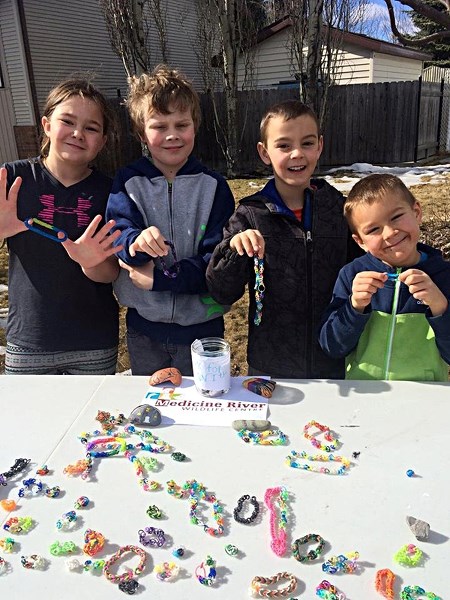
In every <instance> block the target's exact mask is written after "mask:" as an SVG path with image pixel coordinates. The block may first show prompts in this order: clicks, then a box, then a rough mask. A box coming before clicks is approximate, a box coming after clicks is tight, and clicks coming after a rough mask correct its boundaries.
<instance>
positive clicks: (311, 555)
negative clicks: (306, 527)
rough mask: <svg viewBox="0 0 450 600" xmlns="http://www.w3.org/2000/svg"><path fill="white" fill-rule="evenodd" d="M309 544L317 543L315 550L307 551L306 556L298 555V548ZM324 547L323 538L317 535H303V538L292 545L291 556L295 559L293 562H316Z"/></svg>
mask: <svg viewBox="0 0 450 600" xmlns="http://www.w3.org/2000/svg"><path fill="white" fill-rule="evenodd" d="M309 542H317V548H315V549H314V550H309V551H308V552H307V553H306V554H300V552H299V546H302V545H303V544H308V543H309ZM324 545H325V540H324V539H323V537H321V536H320V535H318V534H317V533H308V534H307V535H304V536H303V537H301V538H299V539H298V540H295V541H294V542H293V543H292V546H291V549H292V556H293V557H294V558H295V560H298V562H307V561H310V560H316V558H318V557H319V556H320V555H321V554H322V551H323V547H324Z"/></svg>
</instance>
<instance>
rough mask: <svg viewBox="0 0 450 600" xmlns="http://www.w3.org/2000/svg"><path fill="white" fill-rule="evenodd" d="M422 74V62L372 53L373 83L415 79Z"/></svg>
mask: <svg viewBox="0 0 450 600" xmlns="http://www.w3.org/2000/svg"><path fill="white" fill-rule="evenodd" d="M421 75H422V62H421V61H418V60H412V59H410V58H401V57H395V56H388V55H387V54H379V53H377V52H375V53H374V57H373V83H381V82H386V81H387V82H389V81H415V80H417V79H419V77H420V76H421Z"/></svg>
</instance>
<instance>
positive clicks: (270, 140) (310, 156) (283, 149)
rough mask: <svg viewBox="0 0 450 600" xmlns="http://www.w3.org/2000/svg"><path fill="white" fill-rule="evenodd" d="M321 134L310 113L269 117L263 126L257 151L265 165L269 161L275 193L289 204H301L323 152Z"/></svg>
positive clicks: (294, 205) (292, 206) (295, 206)
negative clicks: (264, 138)
mask: <svg viewBox="0 0 450 600" xmlns="http://www.w3.org/2000/svg"><path fill="white" fill-rule="evenodd" d="M322 145H323V142H322V137H321V136H319V132H318V130H317V124H316V122H315V120H314V119H313V118H312V117H311V116H310V115H302V116H300V117H296V118H294V119H288V120H286V119H285V118H284V117H282V116H274V117H272V118H271V119H270V120H269V122H268V124H267V129H266V140H265V142H264V143H263V142H259V144H258V152H259V155H260V157H261V160H262V161H263V162H264V163H265V164H266V165H271V166H272V169H273V173H274V177H275V185H276V188H277V190H278V193H279V194H280V196H281V197H282V198H283V200H284V201H285V202H286V204H287V205H288V206H289V207H290V208H297V207H300V206H302V205H303V192H304V190H305V189H306V188H307V187H308V186H309V185H310V179H311V176H312V174H313V172H314V169H315V168H316V165H317V161H318V160H319V157H320V154H321V152H322Z"/></svg>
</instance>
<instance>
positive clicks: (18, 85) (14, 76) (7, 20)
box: [0, 0, 35, 125]
mask: <svg viewBox="0 0 450 600" xmlns="http://www.w3.org/2000/svg"><path fill="white" fill-rule="evenodd" d="M0 16H1V18H0V30H1V36H0V37H1V40H0V44H1V45H2V46H3V51H4V61H3V63H2V68H3V71H4V77H5V79H6V81H8V83H9V87H10V90H11V96H12V99H13V113H12V114H13V118H14V123H13V124H14V125H35V122H34V113H33V108H32V101H31V90H30V87H29V81H28V71H27V68H26V59H25V52H24V48H23V45H22V35H21V32H20V22H19V14H18V10H17V4H16V0H0ZM5 71H6V72H5Z"/></svg>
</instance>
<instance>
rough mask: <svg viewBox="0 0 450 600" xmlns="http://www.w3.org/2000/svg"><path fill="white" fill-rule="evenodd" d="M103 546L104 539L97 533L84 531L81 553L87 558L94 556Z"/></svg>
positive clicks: (91, 530) (88, 530) (90, 530)
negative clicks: (87, 556)
mask: <svg viewBox="0 0 450 600" xmlns="http://www.w3.org/2000/svg"><path fill="white" fill-rule="evenodd" d="M104 545H105V537H104V536H103V535H102V534H101V533H99V532H98V531H94V530H93V529H86V531H85V532H84V546H83V552H84V553H85V554H88V555H89V556H94V555H95V554H97V552H100V550H101V549H102V548H103V546H104Z"/></svg>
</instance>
